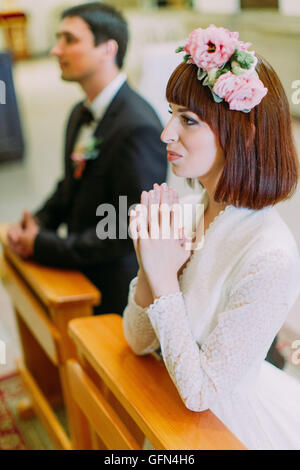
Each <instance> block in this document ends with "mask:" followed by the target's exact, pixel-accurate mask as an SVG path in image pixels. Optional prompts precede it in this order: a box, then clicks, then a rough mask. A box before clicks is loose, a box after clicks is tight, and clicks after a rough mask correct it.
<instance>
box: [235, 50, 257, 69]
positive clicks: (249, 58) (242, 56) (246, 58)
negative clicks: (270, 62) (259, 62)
mask: <svg viewBox="0 0 300 470" xmlns="http://www.w3.org/2000/svg"><path fill="white" fill-rule="evenodd" d="M232 59H233V60H236V61H237V62H238V63H239V64H240V66H241V67H242V68H243V69H250V68H251V65H252V64H253V62H254V60H255V59H254V57H253V55H252V54H249V52H247V51H239V50H236V51H235V53H234V55H233V56H232Z"/></svg>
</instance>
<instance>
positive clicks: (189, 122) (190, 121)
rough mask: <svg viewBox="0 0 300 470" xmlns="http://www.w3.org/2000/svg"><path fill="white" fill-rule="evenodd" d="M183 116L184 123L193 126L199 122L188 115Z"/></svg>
mask: <svg viewBox="0 0 300 470" xmlns="http://www.w3.org/2000/svg"><path fill="white" fill-rule="evenodd" d="M181 117H182V119H183V122H184V124H186V125H187V126H193V125H194V124H198V123H197V121H195V120H194V119H191V118H189V117H187V116H181Z"/></svg>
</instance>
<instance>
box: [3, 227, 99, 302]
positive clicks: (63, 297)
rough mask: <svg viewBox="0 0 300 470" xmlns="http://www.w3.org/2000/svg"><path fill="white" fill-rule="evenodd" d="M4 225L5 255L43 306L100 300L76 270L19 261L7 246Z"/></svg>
mask: <svg viewBox="0 0 300 470" xmlns="http://www.w3.org/2000/svg"><path fill="white" fill-rule="evenodd" d="M7 229H8V224H3V225H0V241H1V243H2V245H3V248H4V251H5V255H6V256H7V258H8V259H9V260H10V261H11V263H12V264H13V265H14V266H15V268H16V269H17V271H18V272H19V273H20V274H21V275H22V276H23V277H24V280H25V281H26V282H28V284H29V285H30V286H31V288H32V289H33V290H34V291H35V293H36V294H37V295H38V296H39V297H40V299H41V300H42V302H43V303H44V304H45V305H46V306H51V305H57V304H64V303H71V302H76V303H77V302H85V303H88V304H90V305H98V304H99V303H100V292H99V291H98V289H97V288H96V287H95V286H94V285H93V284H92V283H91V282H90V281H89V280H88V279H87V278H86V277H85V276H83V275H82V274H81V273H80V272H78V271H70V270H63V269H53V268H48V267H46V266H40V265H38V264H36V263H34V262H32V261H23V260H22V259H21V258H19V257H18V256H16V255H15V254H14V253H13V252H12V251H11V250H9V249H8V246H7Z"/></svg>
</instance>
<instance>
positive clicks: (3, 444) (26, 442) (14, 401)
mask: <svg viewBox="0 0 300 470" xmlns="http://www.w3.org/2000/svg"><path fill="white" fill-rule="evenodd" d="M26 398H27V399H28V398H29V397H28V394H27V392H26V391H25V389H24V387H23V384H22V381H21V378H20V375H19V374H18V373H17V372H15V373H13V374H10V375H7V376H3V377H0V450H53V449H54V446H53V443H52V441H51V440H50V438H49V436H48V434H47V432H46V431H45V429H44V427H43V425H42V424H41V422H40V420H39V419H38V418H37V417H36V416H32V417H30V418H27V419H21V418H20V416H19V413H18V403H19V402H20V400H24V399H26ZM55 412H56V414H57V418H58V419H59V420H60V421H61V423H62V424H63V425H65V426H66V417H65V412H64V410H63V409H58V410H55Z"/></svg>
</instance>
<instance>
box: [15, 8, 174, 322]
mask: <svg viewBox="0 0 300 470" xmlns="http://www.w3.org/2000/svg"><path fill="white" fill-rule="evenodd" d="M127 42H128V30H127V23H126V21H125V19H124V18H123V16H122V15H121V14H120V13H119V12H117V11H116V10H115V9H114V8H113V7H111V6H108V5H105V4H103V3H98V2H95V3H88V4H84V5H79V6H75V7H73V8H70V9H68V10H66V11H65V12H64V13H63V14H62V22H61V24H60V27H59V30H58V33H57V43H56V45H55V46H54V47H53V49H52V51H51V52H52V55H54V56H56V57H57V59H58V62H59V65H60V68H61V76H62V79H63V80H66V81H70V82H77V83H79V84H80V86H81V88H82V89H83V91H84V94H85V100H84V102H81V103H78V104H77V105H76V106H75V107H74V109H73V110H72V112H71V115H70V118H69V121H68V125H67V130H66V142H65V173H64V177H63V179H62V180H61V181H60V182H59V183H58V185H57V187H56V189H55V191H54V193H53V194H52V196H51V197H50V198H49V199H48V201H46V202H45V204H44V205H43V206H42V207H41V208H40V209H39V210H38V211H37V212H36V213H35V214H34V215H32V214H31V213H29V212H24V214H23V216H22V219H21V221H20V222H19V223H18V224H17V225H16V226H12V227H11V228H10V230H9V242H10V246H11V248H12V249H13V251H14V252H15V253H17V254H18V255H19V256H21V257H22V258H24V259H26V258H29V257H30V258H31V259H33V260H34V261H36V262H38V263H40V264H43V265H48V266H53V267H58V268H64V269H76V270H79V271H81V272H82V273H84V274H85V275H86V276H87V277H88V278H89V279H90V280H91V281H92V282H93V283H94V284H95V285H96V286H97V287H98V288H99V289H100V291H101V293H102V303H101V305H100V306H99V307H97V308H96V309H95V313H96V314H103V313H109V312H114V313H119V314H122V312H123V309H124V308H125V306H126V304H127V296H128V285H129V282H130V280H131V279H132V278H133V277H134V276H135V275H136V272H137V268H138V266H137V261H136V257H135V253H134V248H133V243H132V240H131V239H130V238H128V237H127V239H107V238H106V239H105V238H103V237H102V238H103V239H101V238H99V236H97V234H96V226H97V225H98V224H99V222H100V221H101V218H99V216H97V215H96V211H97V207H98V206H99V205H100V204H110V205H112V206H113V207H114V208H115V209H116V220H117V221H118V209H119V207H118V206H119V196H127V206H128V208H129V207H130V206H131V205H132V204H134V203H137V202H139V199H140V195H141V192H142V191H143V190H149V189H151V188H152V186H153V184H154V183H158V184H160V183H162V182H164V181H165V179H166V171H167V160H166V156H165V153H166V150H165V145H164V144H162V142H161V141H160V134H161V131H162V127H161V123H160V121H159V119H158V117H157V115H156V114H155V112H154V110H153V109H152V108H151V106H150V105H149V104H147V103H146V102H145V101H144V100H143V98H142V97H141V96H139V95H138V94H137V93H136V92H135V91H133V90H132V88H130V86H129V85H128V83H127V81H126V75H125V74H124V73H123V72H121V69H122V66H123V60H124V56H125V53H126V48H127ZM104 215H106V214H104ZM104 215H103V216H102V219H103V218H104ZM62 223H66V224H67V229H68V233H67V236H66V237H65V238H62V237H61V236H59V234H58V233H57V229H58V227H59V226H60V225H61V224H62ZM123 223H124V221H123ZM126 223H127V220H125V224H126ZM118 229H119V227H118V226H117V230H116V233H117V234H118V232H119V230H118ZM123 229H124V227H123ZM123 232H124V230H123ZM98 235H99V233H98ZM100 237H101V234H100Z"/></svg>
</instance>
